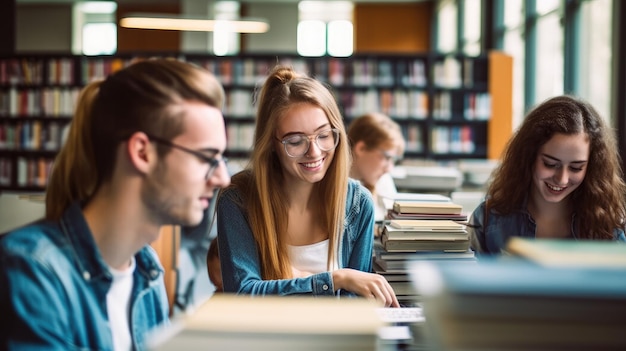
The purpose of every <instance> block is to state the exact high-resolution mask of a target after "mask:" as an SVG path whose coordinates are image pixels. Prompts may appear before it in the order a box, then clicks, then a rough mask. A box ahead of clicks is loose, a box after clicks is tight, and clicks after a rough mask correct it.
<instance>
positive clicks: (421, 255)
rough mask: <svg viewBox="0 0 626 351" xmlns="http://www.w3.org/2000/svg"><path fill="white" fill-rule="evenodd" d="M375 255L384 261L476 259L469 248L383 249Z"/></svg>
mask: <svg viewBox="0 0 626 351" xmlns="http://www.w3.org/2000/svg"><path fill="white" fill-rule="evenodd" d="M375 257H376V258H377V259H379V260H385V261H400V260H402V261H408V260H440V259H445V260H454V259H456V260H459V259H472V260H475V259H476V255H475V254H474V251H472V250H471V249H469V250H467V251H463V252H445V251H425V252H387V251H385V250H377V251H376V254H375Z"/></svg>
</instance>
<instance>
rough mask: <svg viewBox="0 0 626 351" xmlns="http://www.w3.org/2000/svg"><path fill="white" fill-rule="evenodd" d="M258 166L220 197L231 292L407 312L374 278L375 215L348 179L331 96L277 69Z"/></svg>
mask: <svg viewBox="0 0 626 351" xmlns="http://www.w3.org/2000/svg"><path fill="white" fill-rule="evenodd" d="M257 101H258V107H257V120H256V130H255V134H254V135H255V140H254V147H253V151H252V156H251V164H250V167H249V168H248V169H246V170H244V171H242V172H240V173H238V174H236V175H234V176H233V182H232V184H231V186H229V187H227V188H226V189H224V190H222V191H221V192H220V195H219V197H218V203H217V228H218V229H217V233H218V234H217V235H218V240H219V246H218V247H219V257H220V265H221V269H222V279H223V287H224V292H226V293H238V294H250V295H258V296H263V295H291V296H300V295H314V296H334V295H349V296H350V295H352V296H354V295H358V296H363V297H366V298H370V299H375V300H376V301H378V302H379V303H380V304H381V305H383V306H398V300H397V299H396V296H395V293H394V291H393V289H392V288H391V286H390V285H389V283H388V282H387V281H386V280H385V278H384V277H383V276H381V275H378V274H375V273H371V272H372V246H373V235H372V232H373V228H374V211H373V206H372V199H371V197H370V195H369V192H368V191H367V190H366V189H365V188H363V187H362V186H361V185H359V184H358V182H356V181H354V180H350V179H349V178H348V172H349V170H350V149H349V145H348V142H347V139H346V132H345V128H344V126H343V120H342V117H341V114H340V113H339V108H338V106H337V103H336V101H335V99H334V97H333V95H332V94H331V92H330V91H329V90H328V89H327V88H326V87H325V86H324V85H323V84H321V83H320V82H318V81H316V80H315V79H312V78H310V77H306V76H301V75H298V74H297V73H296V72H294V71H293V70H292V69H290V68H287V67H282V66H277V67H276V68H274V70H273V71H272V72H270V74H269V77H268V78H267V79H266V81H265V83H264V85H263V87H262V88H261V91H260V96H259V98H258V100H257Z"/></svg>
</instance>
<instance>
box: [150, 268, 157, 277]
mask: <svg viewBox="0 0 626 351" xmlns="http://www.w3.org/2000/svg"><path fill="white" fill-rule="evenodd" d="M158 275H159V272H158V271H157V270H156V269H153V270H151V271H150V276H151V277H152V278H156V277H157V276H158Z"/></svg>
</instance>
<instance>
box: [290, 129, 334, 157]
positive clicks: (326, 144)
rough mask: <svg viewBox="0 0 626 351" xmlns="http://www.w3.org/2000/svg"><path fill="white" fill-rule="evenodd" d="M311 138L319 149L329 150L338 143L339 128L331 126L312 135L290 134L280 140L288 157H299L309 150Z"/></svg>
mask: <svg viewBox="0 0 626 351" xmlns="http://www.w3.org/2000/svg"><path fill="white" fill-rule="evenodd" d="M311 139H313V140H314V141H315V144H316V145H317V147H318V148H319V149H320V150H322V151H330V150H332V149H334V148H336V147H337V144H339V130H338V129H336V128H331V129H327V130H323V131H321V132H319V133H317V134H314V135H304V134H297V135H292V136H289V137H287V138H285V139H283V140H280V142H281V143H282V144H283V146H284V147H285V152H286V153H287V155H288V156H289V157H300V156H304V155H305V154H306V153H307V152H308V151H309V147H310V146H311Z"/></svg>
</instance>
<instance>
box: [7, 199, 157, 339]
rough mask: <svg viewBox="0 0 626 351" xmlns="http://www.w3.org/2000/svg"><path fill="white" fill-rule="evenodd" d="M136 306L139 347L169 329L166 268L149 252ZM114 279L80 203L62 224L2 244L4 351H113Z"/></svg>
mask: <svg viewBox="0 0 626 351" xmlns="http://www.w3.org/2000/svg"><path fill="white" fill-rule="evenodd" d="M135 260H136V263H137V266H136V269H135V272H134V273H133V274H134V286H133V290H132V295H131V301H130V325H131V335H132V340H133V346H134V349H136V350H141V349H145V348H146V344H145V341H146V340H144V336H145V334H146V332H147V331H148V330H150V329H152V328H153V327H156V326H157V325H160V324H164V323H167V322H168V304H167V295H166V294H165V285H164V282H163V267H162V266H161V265H160V263H159V260H158V257H157V256H156V253H155V252H154V250H153V249H152V248H151V247H149V246H146V247H145V248H143V249H142V250H140V251H139V252H138V253H137V254H136V255H135ZM111 283H112V276H111V273H110V272H109V270H108V268H107V265H106V263H105V262H104V260H103V258H102V256H101V255H100V252H99V251H98V248H97V246H96V244H95V242H94V239H93V236H92V234H91V232H90V230H89V227H88V226H87V222H86V221H85V219H84V217H83V214H82V212H81V208H80V206H79V205H78V204H74V205H72V206H70V207H69V208H68V209H67V210H66V211H65V213H64V214H63V217H62V218H61V219H60V220H59V221H58V222H50V221H44V220H42V221H38V222H35V223H33V224H30V225H28V226H25V227H23V228H19V229H17V230H15V231H13V232H11V233H8V234H6V235H3V236H1V237H0V319H1V320H2V323H1V324H2V328H1V329H0V349H2V350H5V349H9V350H11V349H15V350H40V349H41V350H113V340H112V336H111V328H110V326H109V321H108V316H107V306H106V294H107V291H108V290H109V288H110V286H111Z"/></svg>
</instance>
